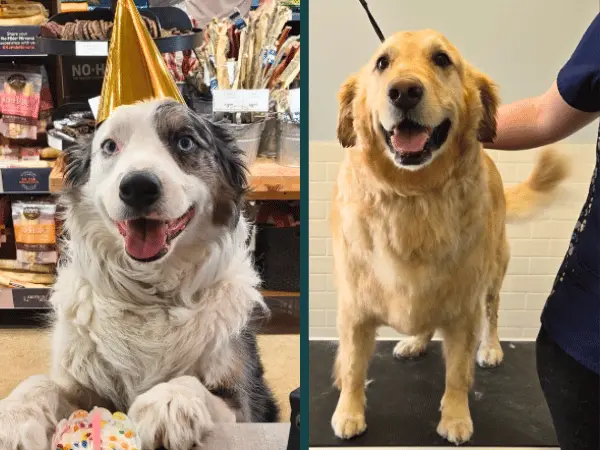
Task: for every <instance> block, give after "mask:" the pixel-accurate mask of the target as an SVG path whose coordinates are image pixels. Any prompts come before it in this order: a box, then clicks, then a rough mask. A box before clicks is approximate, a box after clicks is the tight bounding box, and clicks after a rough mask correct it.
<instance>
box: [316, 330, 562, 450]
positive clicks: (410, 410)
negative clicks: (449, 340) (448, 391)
mask: <svg viewBox="0 0 600 450" xmlns="http://www.w3.org/2000/svg"><path fill="white" fill-rule="evenodd" d="M395 344H396V343H395V342H391V341H379V342H378V343H377V348H376V351H375V353H374V355H373V358H372V360H371V365H370V368H369V375H368V378H369V379H371V380H373V381H372V383H371V384H370V385H369V387H368V388H367V410H366V419H367V427H368V428H367V431H366V433H365V434H363V435H362V436H359V437H357V438H354V439H351V440H349V441H343V440H341V439H338V438H336V437H335V435H334V434H333V431H332V429H331V424H330V423H331V416H332V414H333V411H334V409H335V406H336V403H337V399H338V392H337V390H336V389H335V388H334V387H333V386H332V378H331V370H332V367H333V360H334V356H335V350H336V346H337V342H334V341H311V342H310V387H309V391H310V399H309V408H310V409H309V411H310V415H309V418H310V439H309V442H310V446H311V447H363V446H371V447H386V446H426V447H438V446H452V444H450V443H448V442H447V441H445V440H444V439H443V438H441V437H440V436H438V434H437V433H436V431H435V430H436V427H437V424H438V422H439V419H440V413H439V404H440V400H441V398H442V394H443V391H444V363H443V358H442V350H441V343H440V342H432V343H430V345H429V348H428V350H427V353H426V354H425V355H424V356H422V357H419V358H417V359H414V360H405V361H399V360H397V359H395V358H394V357H393V356H392V349H393V348H394V345H395ZM502 347H503V349H504V362H503V364H502V365H501V366H500V367H497V368H494V369H480V368H477V370H476V374H475V384H474V387H473V389H472V392H471V394H470V408H471V416H472V418H473V426H474V433H473V437H472V439H471V441H470V442H469V443H467V444H464V446H467V447H469V446H471V447H484V448H485V447H558V444H557V441H556V435H555V433H554V429H553V427H552V422H551V419H550V414H549V412H548V409H547V406H546V403H545V401H544V397H543V394H542V391H541V388H540V386H539V383H538V379H537V373H536V368H535V343H534V342H503V343H502Z"/></svg>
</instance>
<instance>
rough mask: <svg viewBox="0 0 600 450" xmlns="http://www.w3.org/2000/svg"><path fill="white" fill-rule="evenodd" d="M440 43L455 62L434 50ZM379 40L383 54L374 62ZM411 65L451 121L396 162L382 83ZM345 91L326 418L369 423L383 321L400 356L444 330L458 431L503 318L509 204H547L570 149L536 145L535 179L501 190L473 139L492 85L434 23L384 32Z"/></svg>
mask: <svg viewBox="0 0 600 450" xmlns="http://www.w3.org/2000/svg"><path fill="white" fill-rule="evenodd" d="M439 51H443V52H445V53H447V55H448V56H449V57H450V59H451V61H452V65H451V66H450V67H446V68H440V67H438V66H436V65H435V64H433V63H432V54H433V53H435V52H439ZM382 54H385V55H387V56H389V59H390V62H389V67H387V68H386V69H385V70H384V71H379V70H375V67H376V62H377V60H378V58H380V56H381V55H382ZM405 79H417V80H419V81H420V82H421V83H422V85H423V86H424V96H423V98H422V100H421V104H420V105H419V114H420V118H421V120H422V121H423V123H426V124H430V125H431V126H436V125H437V124H438V123H441V122H442V121H443V120H444V119H450V120H451V123H452V125H451V128H450V132H449V134H448V137H447V140H446V141H445V143H444V144H443V145H442V146H441V148H440V149H439V150H437V152H436V154H435V157H434V158H433V159H432V160H431V161H430V163H428V164H426V165H423V166H422V167H420V168H418V169H417V170H414V169H413V170H407V169H406V168H403V167H400V166H399V165H398V164H396V163H395V161H394V159H393V157H390V154H391V152H390V150H389V149H388V146H387V144H386V140H385V137H384V134H383V131H382V130H381V127H380V126H379V125H380V124H384V123H390V122H391V120H392V119H391V118H390V107H389V100H388V94H387V93H388V89H389V86H390V85H391V84H392V83H397V82H398V81H399V80H400V81H401V80H405ZM339 100H340V113H339V121H338V130H337V132H338V139H339V140H340V142H341V144H342V145H343V146H344V147H353V148H350V149H348V150H347V151H346V154H345V158H344V160H343V162H342V164H341V167H340V170H339V175H338V179H337V184H336V187H335V190H334V197H333V202H332V209H331V229H332V236H333V252H334V257H335V258H334V259H335V266H336V267H335V272H336V281H337V285H338V296H339V300H338V303H339V305H338V331H339V336H340V345H339V349H338V357H337V361H336V367H335V383H336V385H337V387H338V388H339V389H340V391H341V392H340V398H339V401H338V405H337V408H336V411H335V413H334V415H333V418H332V426H333V429H334V432H335V434H336V435H337V436H338V437H342V438H351V437H353V436H356V435H358V434H360V433H362V432H363V431H364V430H365V429H366V423H365V416H364V410H365V402H366V397H365V387H364V386H365V380H366V370H367V365H368V361H369V358H370V355H371V352H372V350H373V348H374V345H375V336H376V329H377V327H378V326H380V325H389V326H391V327H393V328H395V329H396V330H398V331H399V332H401V333H405V334H409V335H411V336H413V337H412V338H410V339H408V340H405V341H401V342H400V343H398V345H397V346H396V348H395V350H394V354H395V356H397V357H410V356H415V355H417V354H419V353H421V352H423V351H424V350H425V347H426V345H427V342H428V341H429V340H430V338H431V337H432V335H433V333H434V332H435V331H436V330H437V331H439V332H440V333H441V334H442V336H443V338H444V355H445V361H446V387H445V393H444V396H443V398H442V400H441V421H440V423H439V426H438V428H437V431H438V433H439V434H440V435H442V436H443V437H445V438H446V439H448V440H449V441H451V442H454V443H462V442H465V441H467V440H469V438H470V437H471V434H472V432H473V424H472V421H471V417H470V412H469V404H468V398H467V393H468V390H469V388H470V387H471V384H472V381H473V372H474V361H473V360H474V356H475V351H476V349H477V346H478V344H479V343H480V345H479V350H478V352H477V360H478V362H479V363H480V365H482V366H496V365H498V364H499V363H500V362H501V361H502V348H501V346H500V342H499V340H498V334H497V319H498V304H499V292H500V288H501V285H502V281H503V278H504V275H505V272H506V267H507V265H508V260H509V247H508V242H507V238H506V232H505V221H506V219H507V213H508V216H509V218H512V217H515V218H523V217H527V215H528V214H529V213H530V212H532V211H533V210H535V209H536V208H537V207H538V206H540V205H543V201H544V200H545V199H547V198H549V196H550V193H551V192H552V191H553V190H554V188H555V187H556V186H557V185H558V184H559V182H560V181H561V180H563V179H564V178H565V177H566V175H567V165H566V161H565V160H564V159H563V158H562V157H560V156H559V155H557V154H555V153H554V152H552V151H550V150H546V151H544V152H542V156H541V158H539V160H538V162H537V165H536V168H535V170H534V171H533V173H532V175H531V176H530V177H529V179H528V180H527V181H525V182H524V183H522V184H520V185H519V186H517V187H515V188H512V189H509V190H507V191H506V192H505V190H504V187H503V184H502V179H501V177H500V174H499V172H498V170H497V168H496V166H495V165H494V163H493V161H492V159H491V158H490V157H489V156H488V155H487V154H486V153H485V152H484V151H483V148H482V145H481V143H480V142H482V141H483V142H485V141H490V140H492V139H494V137H495V132H496V120H495V116H496V108H497V105H498V102H499V99H498V94H497V89H496V86H495V85H494V83H493V82H492V81H491V80H490V79H489V78H488V77H486V76H485V75H483V74H482V73H480V72H479V71H477V70H475V69H474V68H473V67H471V66H470V65H469V64H468V63H466V62H465V61H464V60H463V59H462V57H461V56H460V54H459V53H458V51H457V50H456V49H455V48H454V47H453V46H452V45H451V44H450V42H448V40H447V39H445V38H444V37H443V36H441V35H440V34H439V33H437V32H434V31H429V30H427V31H419V32H403V33H398V34H396V35H394V36H392V37H390V38H389V39H387V40H386V41H385V42H384V43H383V44H382V46H381V48H380V49H379V50H378V51H377V52H376V53H375V55H374V56H373V58H372V60H371V61H370V62H369V63H368V64H367V65H366V66H365V67H364V68H363V69H362V70H361V71H360V72H359V73H357V74H355V75H352V76H351V77H350V78H349V79H348V80H347V81H346V82H345V83H344V85H343V86H342V88H341V92H340V97H339ZM507 205H508V209H507ZM483 317H485V320H483V321H482V320H481V319H482V318H483Z"/></svg>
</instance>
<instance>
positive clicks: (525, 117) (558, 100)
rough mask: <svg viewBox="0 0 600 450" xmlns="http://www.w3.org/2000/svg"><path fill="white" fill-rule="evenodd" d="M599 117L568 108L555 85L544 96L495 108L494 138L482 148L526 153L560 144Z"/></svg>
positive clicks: (599, 114)
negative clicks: (531, 149)
mask: <svg viewBox="0 0 600 450" xmlns="http://www.w3.org/2000/svg"><path fill="white" fill-rule="evenodd" d="M598 117H600V113H597V112H596V113H589V112H584V111H580V110H579V109H575V108H573V107H572V106H570V105H569V104H568V103H567V102H566V101H564V99H563V98H562V96H561V95H560V93H559V91H558V87H557V84H556V82H555V83H554V84H553V85H552V87H550V89H548V90H547V91H546V92H545V93H544V94H542V95H540V96H538V97H531V98H527V99H525V100H520V101H518V102H515V103H510V104H508V105H502V106H501V107H500V108H499V109H498V114H497V121H498V127H497V130H496V139H495V140H494V142H493V143H486V144H485V147H486V148H490V149H501V150H526V149H530V148H535V147H541V146H543V145H548V144H552V143H554V142H557V141H560V140H561V139H564V138H566V137H568V136H570V135H571V134H573V133H575V132H577V131H579V130H580V129H581V128H583V127H585V126H586V125H588V124H589V123H590V122H592V121H594V120H595V119H597V118H598Z"/></svg>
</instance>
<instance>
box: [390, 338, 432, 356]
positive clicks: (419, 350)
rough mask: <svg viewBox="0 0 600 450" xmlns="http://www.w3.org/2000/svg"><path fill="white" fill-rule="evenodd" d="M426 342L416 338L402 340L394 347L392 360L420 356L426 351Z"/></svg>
mask: <svg viewBox="0 0 600 450" xmlns="http://www.w3.org/2000/svg"><path fill="white" fill-rule="evenodd" d="M427 342H428V341H426V340H423V339H420V338H417V337H410V338H407V339H403V340H401V341H400V342H398V343H397V344H396V346H395V347H394V358H397V359H406V358H416V357H418V356H421V355H422V354H423V353H425V350H427Z"/></svg>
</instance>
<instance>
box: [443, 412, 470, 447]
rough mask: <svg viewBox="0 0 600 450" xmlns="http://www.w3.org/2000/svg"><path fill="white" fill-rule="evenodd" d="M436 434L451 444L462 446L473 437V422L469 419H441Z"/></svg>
mask: <svg viewBox="0 0 600 450" xmlns="http://www.w3.org/2000/svg"><path fill="white" fill-rule="evenodd" d="M437 433H438V434H439V435H440V436H442V437H443V438H444V439H447V440H448V441H449V442H452V443H453V444H456V445H458V444H464V443H465V442H467V441H468V440H469V439H471V436H472V435H473V421H472V420H471V418H470V417H467V418H462V419H454V418H444V417H442V420H441V421H440V423H439V425H438V427H437Z"/></svg>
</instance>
